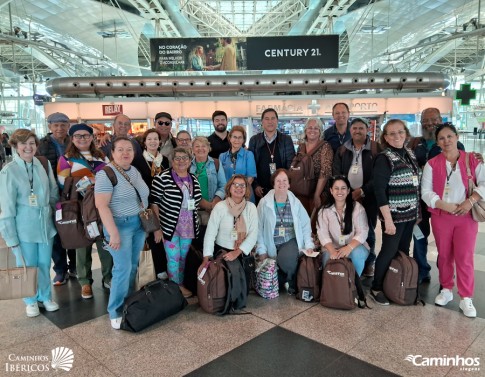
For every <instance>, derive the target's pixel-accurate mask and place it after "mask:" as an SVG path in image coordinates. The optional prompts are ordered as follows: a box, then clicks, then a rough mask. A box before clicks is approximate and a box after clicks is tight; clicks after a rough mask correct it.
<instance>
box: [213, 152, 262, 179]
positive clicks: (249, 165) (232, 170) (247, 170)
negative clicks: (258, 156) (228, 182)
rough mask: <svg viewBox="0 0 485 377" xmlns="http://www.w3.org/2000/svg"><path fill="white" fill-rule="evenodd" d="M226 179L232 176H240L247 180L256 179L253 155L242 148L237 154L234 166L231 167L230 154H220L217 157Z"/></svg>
mask: <svg viewBox="0 0 485 377" xmlns="http://www.w3.org/2000/svg"><path fill="white" fill-rule="evenodd" d="M219 161H220V162H221V165H222V167H223V168H224V172H225V173H226V179H230V178H231V177H232V176H233V175H234V174H242V175H244V176H246V177H248V178H250V177H253V178H256V162H255V161H254V154H253V152H251V151H248V150H246V149H244V148H241V149H239V151H238V152H237V159H236V166H235V167H234V166H232V161H231V154H230V153H229V151H228V152H224V153H221V154H220V156H219Z"/></svg>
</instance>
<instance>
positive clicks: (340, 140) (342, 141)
mask: <svg viewBox="0 0 485 377" xmlns="http://www.w3.org/2000/svg"><path fill="white" fill-rule="evenodd" d="M346 135H347V131H345V132H344V134H343V135H340V134H339V133H338V131H337V136H338V141H339V142H340V145H342V144H343V143H344V140H345V136H346Z"/></svg>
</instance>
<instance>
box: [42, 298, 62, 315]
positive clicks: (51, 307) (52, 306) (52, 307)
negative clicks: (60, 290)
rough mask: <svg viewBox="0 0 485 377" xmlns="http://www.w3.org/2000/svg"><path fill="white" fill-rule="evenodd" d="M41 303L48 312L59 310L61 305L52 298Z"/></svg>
mask: <svg viewBox="0 0 485 377" xmlns="http://www.w3.org/2000/svg"><path fill="white" fill-rule="evenodd" d="M40 305H41V306H43V307H44V308H45V310H47V311H48V312H55V311H56V310H59V305H58V304H57V302H54V301H52V300H47V301H44V302H41V303H40Z"/></svg>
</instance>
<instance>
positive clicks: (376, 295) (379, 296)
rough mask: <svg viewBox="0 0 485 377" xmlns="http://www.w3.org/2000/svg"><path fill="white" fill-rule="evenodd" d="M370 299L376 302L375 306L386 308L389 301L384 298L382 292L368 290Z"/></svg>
mask: <svg viewBox="0 0 485 377" xmlns="http://www.w3.org/2000/svg"><path fill="white" fill-rule="evenodd" d="M370 297H372V299H373V300H374V301H375V302H376V304H379V305H383V306H387V305H389V300H388V299H387V298H386V295H385V294H384V292H382V291H373V290H372V289H371V290H370Z"/></svg>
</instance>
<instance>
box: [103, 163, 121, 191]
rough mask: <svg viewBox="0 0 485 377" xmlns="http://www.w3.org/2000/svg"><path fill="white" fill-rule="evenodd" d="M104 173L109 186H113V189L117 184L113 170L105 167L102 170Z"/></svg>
mask: <svg viewBox="0 0 485 377" xmlns="http://www.w3.org/2000/svg"><path fill="white" fill-rule="evenodd" d="M103 170H104V172H105V173H106V175H107V176H108V178H109V180H110V182H111V184H112V185H113V187H115V186H116V185H117V184H118V178H117V177H116V174H115V172H114V170H113V169H111V167H110V166H108V165H106V166H105V167H104V168H103Z"/></svg>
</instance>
